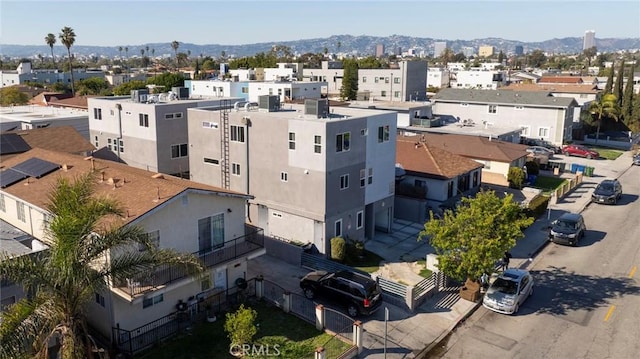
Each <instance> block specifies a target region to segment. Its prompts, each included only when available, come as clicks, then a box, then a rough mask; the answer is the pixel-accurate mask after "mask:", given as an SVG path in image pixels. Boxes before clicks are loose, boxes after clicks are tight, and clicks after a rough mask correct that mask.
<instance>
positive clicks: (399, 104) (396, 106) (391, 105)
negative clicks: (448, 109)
mask: <svg viewBox="0 0 640 359" xmlns="http://www.w3.org/2000/svg"><path fill="white" fill-rule="evenodd" d="M425 106H426V107H431V106H433V103H432V102H431V101H380V102H378V101H376V102H370V101H353V102H351V104H350V105H349V107H353V108H371V109H378V110H392V111H393V110H396V111H406V110H409V109H412V108H417V107H425Z"/></svg>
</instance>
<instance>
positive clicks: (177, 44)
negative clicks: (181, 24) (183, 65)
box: [171, 41, 180, 67]
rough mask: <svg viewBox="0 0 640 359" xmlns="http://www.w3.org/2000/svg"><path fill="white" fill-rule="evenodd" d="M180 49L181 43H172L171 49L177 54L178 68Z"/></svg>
mask: <svg viewBox="0 0 640 359" xmlns="http://www.w3.org/2000/svg"><path fill="white" fill-rule="evenodd" d="M178 47H180V43H179V42H177V41H173V42H171V48H172V49H173V52H175V54H176V67H177V66H178Z"/></svg>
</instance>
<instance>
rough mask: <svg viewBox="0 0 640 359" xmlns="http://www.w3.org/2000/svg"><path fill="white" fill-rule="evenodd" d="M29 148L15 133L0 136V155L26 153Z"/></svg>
mask: <svg viewBox="0 0 640 359" xmlns="http://www.w3.org/2000/svg"><path fill="white" fill-rule="evenodd" d="M30 149H31V146H29V144H27V143H26V142H25V140H24V139H23V138H22V136H20V135H18V134H17V133H3V134H0V155H8V154H11V153H22V152H27V151H29V150H30Z"/></svg>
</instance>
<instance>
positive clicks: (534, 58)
mask: <svg viewBox="0 0 640 359" xmlns="http://www.w3.org/2000/svg"><path fill="white" fill-rule="evenodd" d="M527 58H528V65H529V66H532V67H542V65H544V64H545V63H546V62H547V56H546V55H545V54H544V52H542V50H533V51H531V53H530V54H529V56H528V57H527Z"/></svg>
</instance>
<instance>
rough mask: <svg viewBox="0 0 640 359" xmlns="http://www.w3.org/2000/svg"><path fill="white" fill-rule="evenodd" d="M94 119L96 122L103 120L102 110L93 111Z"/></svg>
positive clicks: (95, 109)
mask: <svg viewBox="0 0 640 359" xmlns="http://www.w3.org/2000/svg"><path fill="white" fill-rule="evenodd" d="M93 118H94V119H96V120H102V109H101V108H94V109H93Z"/></svg>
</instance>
